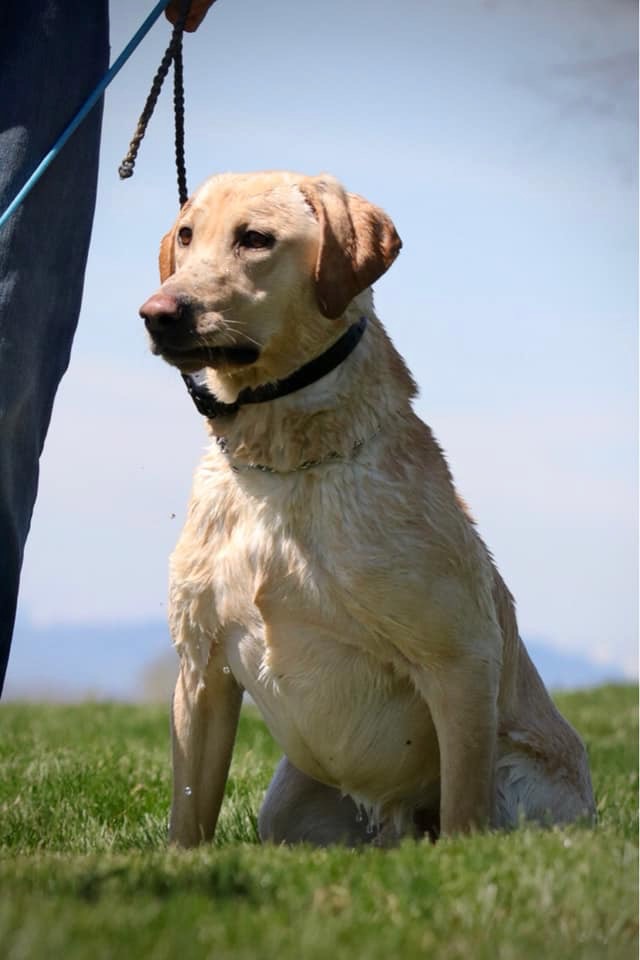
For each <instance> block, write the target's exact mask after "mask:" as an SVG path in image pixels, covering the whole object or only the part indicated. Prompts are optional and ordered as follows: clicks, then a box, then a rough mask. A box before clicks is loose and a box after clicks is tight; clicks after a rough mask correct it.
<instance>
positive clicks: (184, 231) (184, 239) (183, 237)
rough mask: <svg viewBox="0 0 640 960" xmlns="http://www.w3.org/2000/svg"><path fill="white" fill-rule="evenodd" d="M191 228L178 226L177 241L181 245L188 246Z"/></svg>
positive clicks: (191, 233) (191, 234) (191, 232)
mask: <svg viewBox="0 0 640 960" xmlns="http://www.w3.org/2000/svg"><path fill="white" fill-rule="evenodd" d="M192 236H193V230H192V229H191V227H180V229H179V230H178V243H179V244H180V246H181V247H188V246H189V244H190V243H191V238H192Z"/></svg>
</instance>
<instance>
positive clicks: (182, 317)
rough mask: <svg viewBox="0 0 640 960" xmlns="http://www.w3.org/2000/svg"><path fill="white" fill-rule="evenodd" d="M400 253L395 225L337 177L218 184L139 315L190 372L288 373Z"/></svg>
mask: <svg viewBox="0 0 640 960" xmlns="http://www.w3.org/2000/svg"><path fill="white" fill-rule="evenodd" d="M400 247H401V241H400V238H399V237H398V234H397V233H396V230H395V228H394V226H393V223H392V222H391V220H390V219H389V217H387V215H386V214H385V213H384V212H383V211H382V210H380V209H379V208H378V207H375V206H373V205H372V204H370V203H368V201H366V200H364V199H363V198H362V197H359V196H356V195H355V194H349V193H345V191H344V190H343V189H342V187H341V186H340V184H339V183H338V182H337V181H336V180H335V179H334V178H333V177H329V176H321V177H302V176H297V175H295V174H291V173H258V174H222V175H220V176H216V177H213V178H211V179H210V180H208V181H207V182H206V183H205V184H204V185H203V186H202V187H201V188H200V189H199V190H198V191H197V192H196V194H195V195H194V196H193V197H192V198H191V199H190V200H189V201H188V203H186V204H185V205H184V207H183V208H182V210H181V211H180V214H179V216H178V219H177V221H176V223H175V225H174V226H173V228H172V229H171V230H170V231H169V233H168V234H166V236H165V237H164V238H163V240H162V244H161V248H160V279H161V281H162V286H161V287H160V290H159V291H158V292H157V293H156V294H154V295H153V296H152V297H150V298H149V300H147V302H146V303H145V304H144V305H143V306H142V307H141V309H140V314H141V316H142V317H143V318H144V320H145V324H146V327H147V330H148V331H149V334H150V337H151V344H152V350H153V352H154V353H157V354H160V355H161V356H163V357H164V359H165V360H167V361H168V362H169V363H172V364H174V365H175V366H176V367H178V368H179V369H180V370H181V371H183V372H192V371H194V370H198V369H201V368H203V367H213V368H215V369H216V370H218V371H220V372H223V371H228V372H234V373H237V372H238V371H240V370H243V369H247V368H249V367H252V366H255V365H260V366H261V367H262V368H263V370H264V372H265V373H266V375H268V376H281V375H283V373H287V372H289V371H288V370H287V369H286V368H287V366H288V367H289V369H293V368H294V367H295V366H296V365H297V364H298V363H300V362H301V361H304V360H305V359H307V358H308V355H310V354H313V352H314V351H315V350H317V349H319V348H320V349H321V348H322V346H323V344H325V343H326V342H328V341H330V340H331V339H334V338H335V336H336V333H338V332H339V331H340V323H341V318H342V317H343V315H344V313H345V311H346V309H347V307H348V305H349V304H350V303H351V301H352V300H353V298H354V297H356V296H357V295H358V294H359V293H361V292H362V291H363V290H365V289H366V288H367V287H369V286H370V285H371V284H372V283H374V282H375V281H376V280H377V279H378V277H380V276H381V275H382V274H383V273H384V272H385V271H386V270H387V269H388V267H390V266H391V264H392V263H393V261H394V260H395V258H396V256H397V255H398V253H399V251H400Z"/></svg>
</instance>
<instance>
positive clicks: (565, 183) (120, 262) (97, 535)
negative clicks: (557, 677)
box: [9, 0, 638, 684]
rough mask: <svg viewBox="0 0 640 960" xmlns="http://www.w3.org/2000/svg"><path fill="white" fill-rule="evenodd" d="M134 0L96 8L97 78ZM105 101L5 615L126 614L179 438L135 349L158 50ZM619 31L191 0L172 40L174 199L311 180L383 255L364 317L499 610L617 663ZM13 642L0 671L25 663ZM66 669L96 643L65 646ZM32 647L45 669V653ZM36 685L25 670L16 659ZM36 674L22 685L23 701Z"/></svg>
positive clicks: (630, 651) (159, 169)
mask: <svg viewBox="0 0 640 960" xmlns="http://www.w3.org/2000/svg"><path fill="white" fill-rule="evenodd" d="M152 5H153V4H152V2H151V0H149V3H148V4H147V3H142V2H139V0H137V2H135V3H128V2H124V0H114V2H112V3H111V11H112V12H111V17H112V30H111V37H112V59H115V56H116V55H117V54H118V53H119V52H120V50H121V49H122V47H123V46H124V44H125V43H126V41H127V40H128V39H129V37H130V36H131V35H132V34H133V32H134V30H135V29H136V27H137V26H138V24H139V23H140V22H141V21H142V19H143V17H144V16H145V14H146V12H147V11H148V9H150V8H151V7H152ZM168 36H169V27H168V25H167V24H166V23H165V22H164V20H162V21H160V22H159V23H158V24H157V25H156V27H154V29H153V31H152V32H151V33H150V35H149V36H148V37H147V39H146V40H145V41H144V43H143V45H142V47H141V48H140V49H139V50H138V52H137V53H136V54H135V55H134V58H133V59H132V61H130V62H129V64H128V65H127V66H126V67H125V69H124V70H123V71H122V73H121V74H120V75H119V77H118V78H116V80H115V81H114V83H113V84H112V86H111V88H110V89H109V92H108V94H107V99H106V106H105V122H104V135H103V146H102V157H101V173H100V185H99V195H98V205H97V213H96V219H95V225H94V233H93V241H92V247H91V252H90V258H89V266H88V271H87V277H86V285H85V297H84V303H83V309H82V315H81V321H80V327H79V331H78V335H77V338H76V343H75V348H74V354H73V357H72V363H71V367H70V371H69V373H68V374H67V376H66V377H65V380H64V381H63V385H62V387H61V389H60V392H59V395H58V400H57V404H56V409H55V413H54V419H53V422H52V427H51V430H50V435H49V439H48V443H47V446H46V449H45V454H44V457H43V462H42V473H41V491H40V496H39V500H38V504H37V508H36V512H35V515H34V521H33V526H32V533H31V537H30V540H29V543H28V547H27V552H26V558H25V566H24V575H23V583H22V592H21V601H20V613H19V617H20V622H21V623H23V624H27V623H29V622H31V623H35V624H37V625H38V626H40V627H43V626H46V625H47V624H57V625H60V624H64V623H76V624H78V623H87V624H89V623H98V624H99V623H107V622H108V623H114V622H118V621H123V622H125V621H126V622H128V623H131V622H135V621H139V622H140V623H146V622H148V621H149V620H151V619H154V618H158V617H163V616H164V611H165V606H164V604H165V594H166V569H167V557H168V554H169V552H170V550H171V549H172V546H173V544H174V542H175V539H176V538H177V535H178V531H179V525H180V522H181V517H182V516H183V515H184V511H185V506H186V501H187V497H188V491H189V486H190V480H191V475H192V471H193V468H194V465H195V463H196V462H197V460H198V458H199V456H200V453H201V451H202V449H203V447H204V444H205V441H206V436H205V432H204V428H203V425H202V423H201V422H200V419H199V417H198V416H197V414H196V412H195V410H194V408H193V407H192V406H191V405H190V401H188V398H187V397H186V393H185V392H184V388H183V386H182V384H181V382H180V379H179V377H178V376H177V375H176V374H175V371H172V370H171V369H170V368H169V367H167V366H166V365H164V364H163V363H162V362H161V361H159V360H158V359H157V358H153V357H152V356H151V355H150V354H149V352H148V350H147V346H146V342H145V336H144V332H143V327H142V322H141V321H140V319H139V318H138V316H137V309H138V306H139V305H140V304H141V303H142V302H143V301H144V300H145V299H146V298H147V297H148V296H149V294H150V293H151V292H153V291H154V290H155V289H156V287H157V285H158V278H157V272H156V271H157V267H156V256H157V249H158V244H159V239H160V237H161V235H162V234H163V233H164V232H165V231H166V229H167V228H168V227H169V225H170V224H171V222H172V219H173V217H174V215H175V212H176V205H177V194H176V187H175V172H174V168H173V147H172V117H171V96H170V90H169V89H167V90H166V91H165V92H164V94H163V97H162V100H161V103H160V106H159V108H158V111H157V113H156V115H155V116H154V118H153V120H152V122H151V126H150V129H149V133H148V135H147V138H146V139H145V141H144V142H143V145H142V148H141V151H140V156H139V159H138V164H137V170H136V174H135V176H134V178H133V179H132V180H129V181H127V182H125V183H121V182H120V181H119V180H118V176H117V167H118V164H119V162H120V161H121V159H122V157H123V156H124V153H125V152H126V149H127V145H128V142H129V139H130V137H131V134H132V132H133V128H134V126H135V122H136V119H137V116H138V114H139V113H140V110H141V108H142V105H143V103H144V100H145V97H146V94H147V91H148V88H149V85H150V81H151V79H152V77H153V74H154V72H155V69H156V67H157V64H158V62H159V60H160V57H161V55H162V52H163V50H164V47H165V46H166V43H167V42H168ZM636 37H637V23H636V9H635V4H634V3H632V2H629V0H607V2H604V0H590V2H589V0H580V2H579V0H564V2H563V3H561V4H558V3H557V2H551V0H540V2H538V3H536V4H535V5H533V4H525V3H518V2H514V0H511V2H506V0H505V2H500V0H493V2H489V0H487V2H481V0H457V2H455V3H451V2H447V0H432V2H423V0H422V2H420V0H399V2H396V3H394V4H390V3H388V2H382V0H373V2H365V0H352V2H350V3H348V4H347V3H344V2H337V0H326V2H323V3H322V4H305V3H302V2H300V0H297V2H292V0H274V2H272V3H268V4H266V3H263V2H258V0H218V3H217V4H216V5H215V7H214V8H213V9H212V10H211V12H210V13H209V15H208V17H207V19H206V20H205V22H204V24H203V25H202V27H201V28H200V30H199V31H198V32H197V33H196V34H194V35H192V36H189V37H188V38H187V39H186V41H185V76H186V102H187V163H188V174H189V184H190V187H191V189H193V188H195V187H196V186H197V185H198V183H200V182H202V180H204V179H205V178H206V177H207V176H209V175H210V174H212V173H215V172H219V171H222V170H254V169H256V170H257V169H271V168H287V169H294V170H300V171H302V172H306V173H318V172H321V171H329V172H331V173H333V174H335V175H336V176H338V177H339V178H340V179H341V180H342V181H343V182H344V183H345V184H346V186H347V187H348V188H349V189H352V190H354V191H356V192H358V193H361V194H363V195H365V196H367V197H368V198H369V199H370V200H372V201H374V202H375V203H377V204H379V205H381V206H383V207H384V208H385V209H386V210H387V211H388V212H389V214H390V215H391V216H392V218H393V219H394V221H395V223H396V226H397V228H398V231H399V233H400V235H401V236H402V238H403V241H404V248H403V251H402V253H401V256H400V257H399V259H398V261H397V262H396V264H394V266H393V268H392V269H391V271H390V272H389V273H388V274H387V275H386V276H385V277H383V278H382V279H381V280H380V281H379V282H378V284H377V286H376V304H377V308H378V313H379V315H380V316H381V318H382V319H383V321H384V322H385V324H386V326H387V328H388V330H389V332H390V333H391V335H392V337H393V339H394V340H395V342H396V344H397V345H398V347H399V349H400V350H401V352H402V353H403V354H404V355H405V357H406V358H407V359H408V362H409V364H410V366H411V368H412V370H413V372H414V374H415V376H416V378H417V380H418V383H419V385H420V397H419V399H418V401H417V404H416V408H417V410H418V412H419V413H420V415H421V416H422V417H423V418H424V419H425V420H426V421H427V422H428V423H430V425H431V426H432V427H433V429H434V431H435V433H436V435H437V437H438V439H439V440H440V442H441V444H442V445H443V447H444V449H445V451H446V452H447V455H448V458H449V461H450V464H451V467H452V470H453V474H454V477H455V479H456V482H457V485H458V488H459V490H460V492H461V494H462V495H463V497H464V498H465V500H466V501H467V502H468V503H469V505H470V507H471V509H472V512H473V513H474V515H475V516H476V517H477V519H478V522H479V527H480V531H481V533H482V535H483V536H484V538H485V540H486V541H487V543H488V545H489V546H490V548H491V549H492V551H493V553H494V555H495V557H496V559H497V562H498V564H499V566H500V568H501V571H502V572H503V575H504V576H505V579H506V580H507V582H508V583H509V585H510V587H511V589H512V591H513V592H514V593H515V596H516V599H517V602H518V611H519V619H520V624H521V629H522V632H523V633H524V634H525V635H526V634H531V635H535V636H537V637H542V638H544V640H545V642H546V643H548V644H549V645H551V646H552V647H556V648H557V649H559V650H562V651H565V652H570V653H572V654H577V653H580V654H582V655H585V656H588V657H589V658H591V659H594V660H596V661H597V662H599V663H602V664H603V666H605V667H607V668H609V667H612V666H613V667H616V668H617V669H619V670H621V671H625V672H627V673H629V674H633V673H634V672H635V671H636V670H637V652H636V651H637V647H636V644H637V484H636V481H637V358H638V352H637V323H636V319H637V282H636V271H637V187H636V176H637V171H636V150H637V123H636V117H637V89H636V82H637V80H636V78H637V40H636ZM27 633H28V631H26V632H24V634H23V636H24V639H23V640H21V631H20V627H19V628H18V631H17V634H16V642H15V649H14V653H13V654H12V663H11V665H10V669H9V681H11V677H12V670H13V671H14V673H15V672H17V671H19V670H20V668H21V664H23V663H25V662H26V658H28V656H29V650H28V643H29V640H28V636H27ZM87 649H88V650H89V651H90V652H89V656H91V657H95V658H98V657H102V658H104V665H103V669H104V671H105V674H108V671H109V670H110V669H115V666H113V667H110V663H109V658H108V651H104V650H99V649H97V648H93V647H91V645H90V644H88V645H87ZM55 656H56V654H55V649H52V650H51V662H52V663H53V662H55ZM38 662H39V663H40V670H41V671H42V674H43V676H46V675H47V671H48V670H49V669H50V665H48V664H47V662H46V657H44V658H42V657H39V658H38ZM38 679H39V678H38V677H34V684H37V681H38Z"/></svg>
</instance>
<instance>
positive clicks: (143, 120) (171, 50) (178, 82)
mask: <svg viewBox="0 0 640 960" xmlns="http://www.w3.org/2000/svg"><path fill="white" fill-rule="evenodd" d="M190 6H191V0H186V3H185V5H184V10H183V13H182V15H181V17H180V19H179V20H178V21H177V23H176V25H175V26H174V28H173V33H172V35H171V40H170V42H169V46H168V47H167V49H166V50H165V52H164V56H163V57H162V60H161V61H160V66H159V67H158V70H157V72H156V75H155V77H154V78H153V83H152V84H151V90H150V91H149V96H148V97H147V102H146V103H145V105H144V109H143V111H142V113H141V114H140V119H139V120H138V123H137V125H136V129H135V132H134V134H133V138H132V140H131V143H130V144H129V149H128V151H127V154H126V156H125V158H124V160H123V161H122V163H121V164H120V166H119V167H118V173H119V175H120V179H121V180H127V179H128V178H129V177H132V176H133V173H134V167H135V164H136V160H137V157H138V150H139V149H140V144H141V143H142V140H143V137H144V135H145V133H146V132H147V126H148V124H149V121H150V120H151V117H152V116H153V111H154V110H155V108H156V104H157V102H158V97H159V96H160V91H161V90H162V84H163V83H164V81H165V78H166V76H167V74H168V72H169V67H170V66H171V64H172V63H173V109H174V120H175V153H176V171H177V177H178V198H179V202H180V206H183V204H185V203H186V202H187V198H188V196H189V194H188V191H187V172H186V164H185V156H184V75H183V68H182V35H183V32H184V25H185V22H186V19H187V16H188V14H189V7H190Z"/></svg>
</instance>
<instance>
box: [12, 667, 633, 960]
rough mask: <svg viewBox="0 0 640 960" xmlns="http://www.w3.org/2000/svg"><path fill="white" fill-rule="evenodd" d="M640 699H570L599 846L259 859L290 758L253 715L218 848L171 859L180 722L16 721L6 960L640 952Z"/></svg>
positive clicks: (119, 712) (138, 716) (473, 847)
mask: <svg viewBox="0 0 640 960" xmlns="http://www.w3.org/2000/svg"><path fill="white" fill-rule="evenodd" d="M637 697H638V691H637V688H636V687H614V686H611V687H602V688H599V689H597V690H593V691H587V692H581V693H575V694H565V695H562V696H558V697H557V701H558V703H559V705H560V708H561V709H562V711H563V712H564V713H565V715H566V716H567V717H568V718H569V719H570V720H571V722H572V723H573V724H574V725H575V726H576V727H577V728H578V730H579V731H580V732H581V734H582V736H583V737H584V738H585V740H586V742H587V745H588V748H589V755H590V758H591V764H592V773H593V779H594V786H595V789H596V794H597V798H598V810H599V817H600V821H599V824H598V826H597V827H596V828H592V829H590V828H586V827H571V828H569V829H562V830H550V831H543V830H536V829H523V830H519V831H516V832H514V833H511V834H508V835H507V834H502V835H498V834H485V835H478V836H473V837H471V838H466V839H456V840H446V841H441V842H440V843H438V844H437V845H436V846H432V845H430V844H429V843H413V842H407V843H405V844H403V845H402V846H401V847H400V848H398V849H397V850H393V851H379V850H366V851H361V852H352V851H347V850H342V849H338V848H335V849H330V850H320V851H318V850H313V849H310V848H299V849H293V850H287V849H281V848H266V847H260V846H259V845H258V844H257V837H256V813H257V810H258V807H259V803H260V798H261V795H262V792H263V790H264V789H265V787H266V785H267V783H268V780H269V777H270V774H271V771H272V769H273V766H274V763H275V761H276V759H277V757H278V750H277V748H276V747H275V745H274V744H273V742H272V741H271V739H270V737H269V735H268V733H267V732H266V731H265V729H264V727H263V725H262V722H261V721H260V719H259V718H258V717H257V715H256V714H255V713H254V712H253V711H252V710H251V709H246V710H245V711H244V712H243V716H242V720H241V730H240V734H239V739H238V743H237V745H236V750H235V756H234V762H233V767H232V771H231V777H230V780H229V784H228V788H227V795H226V799H225V802H224V805H223V811H222V815H221V821H220V824H219V827H218V832H217V835H216V841H215V844H214V845H212V846H210V847H208V848H205V849H200V850H197V851H195V852H190V853H182V852H176V851H168V850H167V848H166V839H165V837H166V821H167V814H168V804H169V776H170V765H169V732H168V719H167V717H168V711H167V709H161V708H157V707H149V706H128V705H119V704H83V705H80V706H35V705H32V704H5V705H2V706H0V957H1V958H2V960H27V958H28V960H31V958H56V960H57V958H61V960H79V958H82V960H85V958H86V960H101V958H107V957H109V958H111V957H114V958H115V957H118V958H128V957H136V958H140V957H152V958H153V960H165V958H167V960H169V958H171V960H174V958H177V960H191V958H200V957H202V958H216V960H224V958H227V957H233V958H252V960H253V958H260V960H261V958H265V960H268V958H274V960H275V958H278V960H294V958H295V960H298V958H329V960H343V958H344V960H347V958H348V960H353V958H372V960H376V958H381V960H382V958H384V960H395V958H396V957H398V958H400V957H407V958H411V957H422V956H425V957H430V958H435V960H439V958H445V960H454V958H460V960H462V958H464V960H485V958H486V960H523V958H536V960H537V958H540V960H555V958H557V960H574V958H575V960H577V958H581V960H582V958H585V960H587V958H632V957H633V958H635V957H637V955H638V951H637V875H638V874H637V790H638V767H637V759H638V740H637V734H638V731H637Z"/></svg>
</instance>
